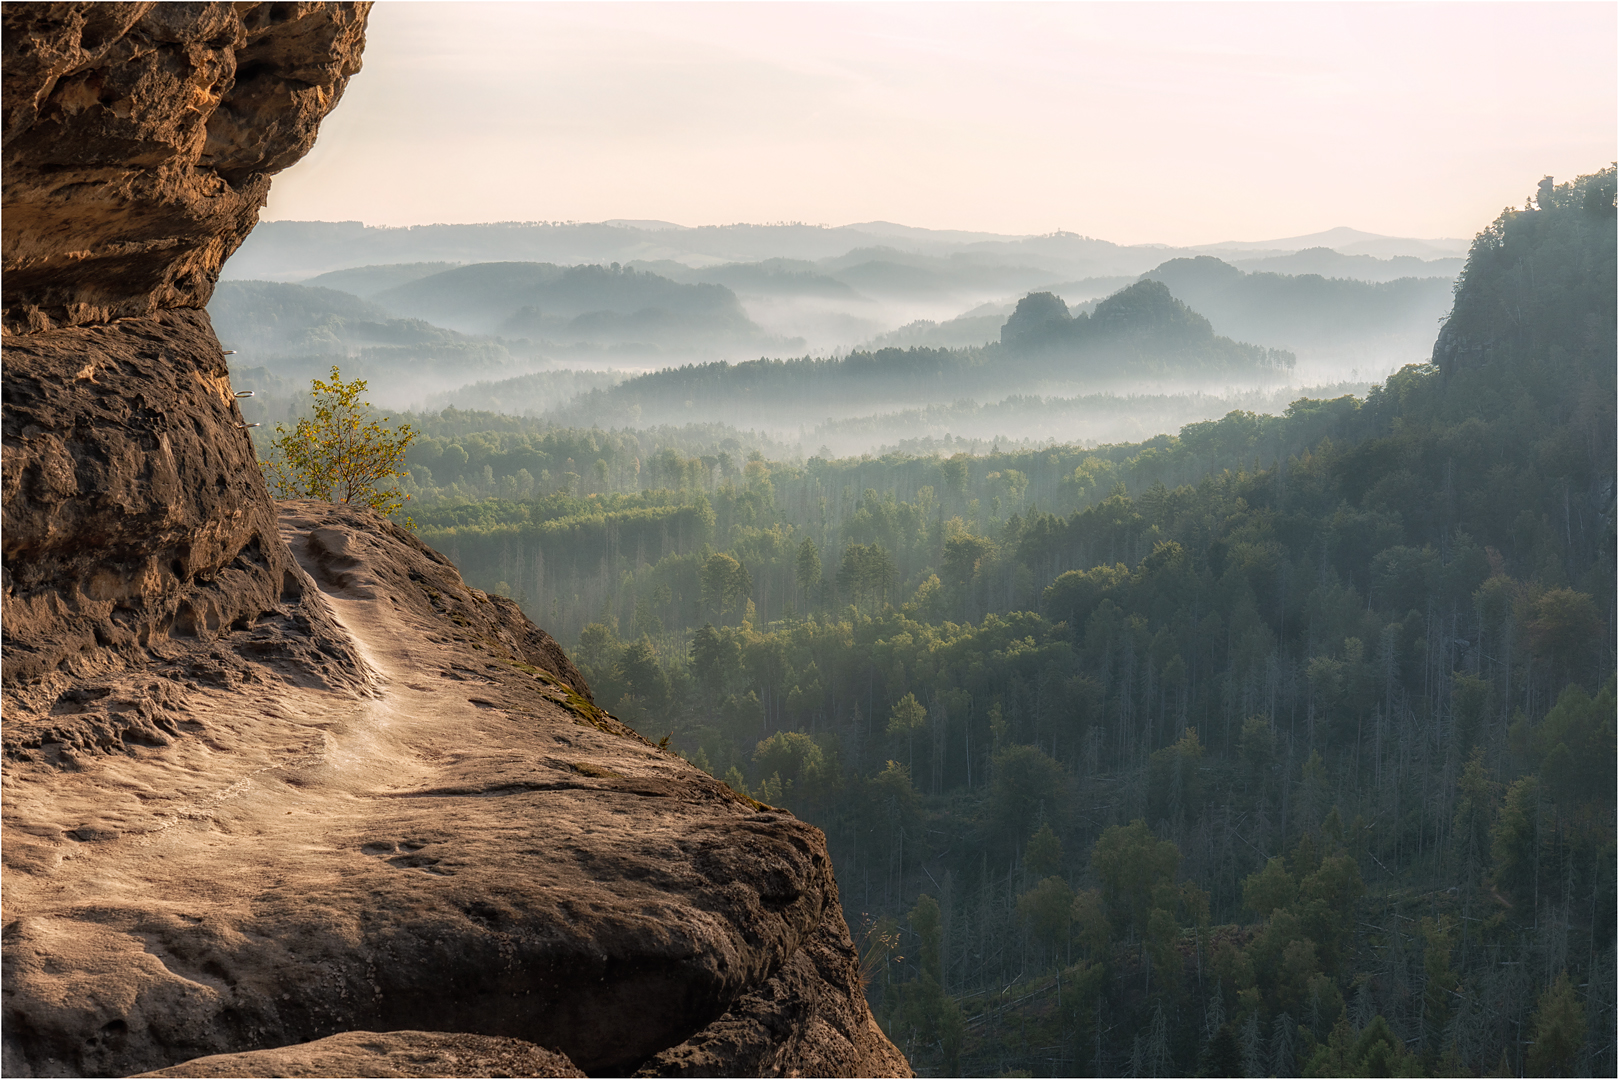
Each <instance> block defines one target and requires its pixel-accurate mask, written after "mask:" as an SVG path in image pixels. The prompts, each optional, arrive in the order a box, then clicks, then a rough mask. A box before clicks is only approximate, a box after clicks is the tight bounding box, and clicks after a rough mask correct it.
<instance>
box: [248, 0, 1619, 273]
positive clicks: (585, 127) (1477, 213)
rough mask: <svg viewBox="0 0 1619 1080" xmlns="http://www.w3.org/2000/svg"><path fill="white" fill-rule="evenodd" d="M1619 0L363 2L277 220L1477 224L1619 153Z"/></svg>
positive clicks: (1260, 230) (966, 226)
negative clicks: (1455, 0) (363, 24)
mask: <svg viewBox="0 0 1619 1080" xmlns="http://www.w3.org/2000/svg"><path fill="white" fill-rule="evenodd" d="M1616 33H1619V19H1616V8H1615V6H1614V5H1612V4H1582V3H1572V4H1402V5H1392V4H1297V5H1264V4H1175V3H1164V4H988V5H985V4H970V3H964V4H859V3H850V4H794V3H783V4H769V3H759V4H684V3H661V4H660V3H653V4H645V3H584V4H580V3H556V4H535V3H465V4H449V3H380V4H378V5H377V6H376V7H375V8H374V9H373V12H372V16H371V24H370V31H369V34H368V37H369V42H368V45H367V48H366V53H365V70H364V71H362V72H361V73H360V74H359V75H357V76H356V77H355V78H354V80H353V81H352V82H351V84H350V85H349V88H348V90H347V92H346V94H345V97H344V100H343V102H342V103H341V104H340V105H339V106H338V108H337V110H336V111H335V112H334V113H333V114H332V116H331V117H329V118H328V119H327V121H326V122H325V125H324V126H323V129H322V132H321V138H320V140H319V141H318V142H317V144H316V146H315V149H314V151H313V152H312V153H311V154H310V155H309V156H308V157H307V158H306V159H305V160H304V161H303V162H301V163H300V164H298V165H296V166H294V167H293V168H291V169H289V170H288V171H287V172H286V173H284V174H282V175H281V176H280V177H278V178H277V179H276V181H275V184H274V187H273V188H272V192H271V196H270V201H269V205H268V207H267V208H266V210H265V213H264V215H263V217H264V220H359V221H364V222H365V223H367V224H370V225H417V224H432V223H452V224H453V223H471V222H489V221H563V220H572V221H581V222H585V221H606V220H614V219H617V220H643V221H648V220H650V221H666V222H671V223H679V224H682V225H688V226H693V225H707V224H731V223H738V222H755V223H768V222H786V221H799V222H805V223H816V224H828V225H844V224H855V223H864V222H874V221H887V222H894V223H898V224H903V225H910V226H916V227H921V228H931V229H952V230H963V231H973V232H993V233H1002V234H1009V235H1043V234H1049V233H1053V232H1057V231H1067V232H1074V233H1081V234H1084V235H1088V236H1094V237H1099V238H1102V239H1106V240H1112V241H1114V242H1117V243H1128V244H1138V243H1157V244H1170V245H1178V246H1190V245H1198V244H1210V243H1218V242H1224V241H1232V240H1258V239H1270V238H1280V237H1290V236H1300V235H1309V234H1313V233H1318V232H1323V231H1326V230H1328V229H1331V228H1334V227H1341V226H1348V227H1352V228H1355V229H1359V230H1362V231H1365V232H1369V233H1375V234H1380V235H1389V236H1405V237H1418V238H1441V237H1451V238H1460V237H1468V236H1471V235H1473V234H1474V233H1476V232H1477V231H1478V230H1479V229H1480V228H1482V227H1483V225H1484V224H1485V223H1487V222H1488V221H1490V220H1491V219H1493V218H1494V217H1495V215H1496V214H1497V213H1499V212H1500V210H1501V208H1502V207H1503V206H1506V205H1518V204H1521V203H1522V201H1523V199H1524V197H1525V196H1526V195H1528V194H1529V193H1531V192H1532V191H1533V189H1534V186H1535V183H1536V182H1537V181H1538V180H1539V179H1540V177H1541V176H1542V175H1544V174H1547V173H1550V174H1552V175H1554V176H1556V177H1557V178H1558V180H1559V182H1561V181H1562V180H1566V179H1570V178H1572V177H1573V176H1574V175H1576V174H1578V173H1587V172H1591V171H1594V170H1596V169H1599V168H1601V167H1603V166H1605V165H1606V164H1608V163H1609V162H1610V161H1612V160H1613V159H1614V158H1615V157H1619V149H1616V147H1619V139H1616V137H1615V130H1616V127H1619V103H1616V99H1619V94H1616V92H1615V86H1616V81H1619V64H1616V57H1615V48H1614V42H1615V36H1616Z"/></svg>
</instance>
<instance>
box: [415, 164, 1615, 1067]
mask: <svg viewBox="0 0 1619 1080" xmlns="http://www.w3.org/2000/svg"><path fill="white" fill-rule="evenodd" d="M1614 176H1615V174H1614V170H1612V169H1609V170H1605V171H1603V172H1602V173H1599V174H1596V175H1594V176H1589V177H1582V178H1580V179H1579V180H1577V181H1575V182H1572V183H1568V184H1563V185H1560V186H1558V185H1552V184H1550V183H1547V184H1545V185H1543V186H1542V188H1541V190H1540V191H1539V192H1538V193H1537V196H1536V198H1535V199H1534V201H1533V202H1532V203H1531V204H1529V205H1526V207H1525V208H1524V209H1522V210H1508V211H1506V212H1503V214H1502V215H1501V217H1500V218H1499V219H1498V220H1497V221H1496V222H1495V223H1493V224H1492V225H1491V226H1490V227H1489V228H1488V229H1486V230H1485V231H1484V232H1483V233H1481V234H1480V235H1479V237H1478V238H1477V239H1476V240H1475V242H1474V244H1473V247H1472V250H1471V252H1470V254H1469V256H1468V260H1467V263H1466V267H1465V270H1464V272H1463V274H1462V277H1461V279H1460V282H1459V284H1458V286H1457V291H1456V295H1455V303H1454V309H1453V311H1452V314H1451V315H1450V317H1449V320H1448V322H1447V323H1446V324H1445V326H1444V329H1443V332H1442V333H1441V334H1440V335H1439V340H1438V344H1437V345H1436V346H1435V348H1434V360H1433V362H1432V363H1425V364H1415V365H1411V366H1408V367H1405V368H1404V369H1402V370H1400V371H1399V372H1397V373H1396V374H1394V375H1393V376H1391V377H1389V378H1388V379H1387V380H1386V381H1385V382H1384V383H1382V384H1380V385H1378V386H1376V387H1374V388H1373V389H1372V390H1371V391H1370V392H1368V393H1367V394H1365V395H1364V397H1358V398H1357V397H1348V396H1345V397H1338V398H1335V399H1332V400H1300V401H1297V402H1295V403H1294V404H1293V405H1292V406H1291V407H1290V408H1288V409H1287V410H1286V411H1285V413H1284V414H1282V415H1275V416H1267V415H1256V414H1254V413H1248V412H1235V413H1232V414H1231V415H1229V416H1227V417H1225V418H1224V419H1222V420H1218V421H1209V422H1204V423H1196V424H1191V425H1188V426H1184V427H1182V428H1181V429H1180V430H1179V432H1178V434H1174V435H1160V436H1157V437H1154V438H1151V439H1148V440H1146V441H1143V442H1138V443H1132V444H1119V445H1113V446H1104V447H1099V448H1096V447H1093V448H1089V449H1087V448H1083V447H1078V446H1072V445H1052V446H1048V447H1044V448H1038V449H1020V450H1017V451H1015V452H1005V453H994V452H992V453H988V454H978V455H969V454H967V453H961V454H954V455H951V454H929V455H925V456H919V455H906V454H893V455H889V456H885V457H881V458H875V457H867V458H861V459H831V458H824V457H817V458H812V459H810V460H809V461H807V462H805V463H803V464H794V463H789V462H785V461H782V460H780V459H778V458H776V457H775V456H774V453H773V450H772V447H771V446H770V445H769V444H768V443H766V442H764V441H762V440H760V441H757V442H754V443H753V444H752V445H751V447H750V446H749V445H748V444H745V443H744V442H743V441H741V440H739V439H736V438H734V437H729V436H724V435H723V434H722V433H718V432H714V433H712V438H710V439H708V440H704V439H701V438H696V437H694V436H695V434H696V433H697V432H698V431H700V429H678V430H677V429H670V431H669V432H668V433H667V434H668V441H667V442H666V443H665V444H661V445H659V447H658V448H657V449H656V450H655V451H652V452H650V453H648V452H646V451H644V450H643V445H642V443H641V442H640V441H639V440H637V439H635V438H633V437H631V436H630V435H629V434H628V433H624V432H602V431H596V432H589V431H582V430H574V431H561V430H557V429H546V430H545V431H543V432H542V431H540V430H539V429H538V428H533V429H529V430H525V429H524V428H523V426H522V425H523V422H521V421H517V420H515V419H502V418H495V417H490V416H487V415H484V416H480V415H478V414H471V413H456V414H450V413H447V414H445V416H444V417H442V418H441V421H440V422H441V423H442V424H443V425H445V426H444V427H442V428H440V429H436V430H431V431H430V432H429V435H430V437H429V438H428V439H425V440H424V441H423V442H422V443H421V444H420V445H419V446H418V447H417V448H415V449H414V450H413V451H412V457H411V461H412V468H413V474H414V476H413V479H412V481H411V482H410V483H413V484H418V485H427V484H431V483H434V482H435V477H437V476H440V475H445V476H447V475H451V474H452V473H453V474H454V475H456V476H465V475H466V469H467V468H468V466H469V464H470V462H471V460H472V459H471V455H469V454H468V451H467V447H468V446H469V445H472V443H473V441H474V440H477V441H478V444H479V445H477V446H475V447H474V450H476V451H477V453H478V454H479V455H480V457H481V459H482V460H483V461H484V462H485V465H484V466H483V467H482V468H483V469H486V470H487V471H486V472H485V473H484V475H485V476H486V477H487V479H488V483H489V484H490V485H491V486H494V487H498V486H499V485H500V484H502V483H503V480H502V478H507V477H510V478H512V480H511V483H509V484H508V485H507V489H502V490H482V491H478V492H475V493H471V494H476V495H478V496H487V497H482V498H478V499H476V500H475V501H467V502H464V503H460V504H456V503H454V502H453V501H450V500H446V499H443V498H440V499H437V500H435V501H434V502H432V503H430V504H424V505H423V506H421V507H420V508H419V509H416V510H414V511H413V513H414V516H415V519H416V522H417V525H418V527H419V531H420V535H421V537H422V539H423V540H425V541H426V542H427V543H429V544H431V545H432V546H434V547H436V548H438V549H439V550H442V551H444V552H446V553H447V554H449V555H450V557H451V558H452V559H454V560H455V561H456V562H457V563H458V565H460V566H462V567H463V569H465V570H466V572H467V574H468V576H469V578H470V579H471V580H473V581H475V582H478V583H480V584H482V585H484V586H485V587H488V588H492V589H496V590H499V591H504V592H507V593H509V594H510V595H512V596H513V597H515V598H517V599H518V600H519V601H520V602H521V603H522V604H523V606H524V607H525V609H526V610H527V611H528V612H529V613H530V614H531V615H532V616H533V617H534V618H535V619H536V620H537V621H538V622H539V623H540V624H542V625H545V626H548V627H550V628H551V629H552V630H553V631H555V632H557V633H558V634H559V636H562V637H564V638H565V639H567V640H568V641H569V642H570V643H571V644H572V645H574V649H573V652H572V655H573V656H574V657H575V659H576V660H577V661H578V663H579V664H580V666H581V668H582V669H583V670H584V671H585V673H586V675H587V677H588V678H589V680H590V682H591V685H592V687H593V688H595V691H596V696H597V700H598V701H599V702H601V703H602V704H603V705H604V706H605V707H607V708H608V709H610V710H611V711H613V712H614V713H615V714H617V715H619V716H621V717H623V718H624V719H626V720H627V721H629V722H630V723H632V724H634V725H636V726H637V727H638V728H639V729H640V730H641V731H642V732H643V733H644V734H646V735H647V736H648V737H649V738H651V739H653V740H655V741H656V740H658V739H662V738H664V737H665V736H668V738H669V745H670V746H671V747H673V748H676V749H678V750H679V751H680V752H681V753H683V754H685V755H687V756H688V757H689V758H690V759H691V760H693V761H694V762H696V763H697V764H699V765H700V766H702V767H703V768H706V769H708V770H710V771H711V772H713V773H714V775H716V776H719V777H721V778H723V779H725V780H727V782H728V783H730V784H731V785H732V786H733V787H736V788H738V789H739V790H745V791H746V792H748V793H749V794H750V795H751V796H752V797H753V798H755V799H758V800H760V801H761V802H765V803H770V804H774V805H781V806H785V807H787V808H788V809H791V810H792V811H794V812H795V813H797V814H799V815H800V816H802V817H804V818H806V819H807V820H809V821H812V822H814V823H815V824H817V825H819V826H820V827H821V828H823V829H824V830H825V831H826V832H827V835H828V837H829V838H830V841H831V844H832V850H833V855H834V859H835V861H836V865H837V868H838V878H839V883H840V888H841V890H842V896H843V901H844V904H845V908H846V911H847V914H848V916H849V921H850V925H851V927H853V928H854V929H855V931H856V934H857V937H859V938H860V940H861V942H862V947H863V950H864V952H865V955H866V967H867V974H868V976H869V979H870V984H869V992H870V995H871V998H872V1001H873V1003H874V1008H875V1010H876V1012H877V1014H878V1016H879V1019H880V1020H881V1022H882V1023H883V1025H884V1027H885V1029H886V1030H888V1031H889V1032H890V1033H891V1035H892V1036H893V1037H894V1039H895V1041H896V1042H897V1043H898V1044H899V1045H900V1046H901V1047H902V1049H904V1050H905V1051H906V1053H907V1054H908V1055H909V1056H910V1058H911V1060H912V1062H913V1063H915V1065H916V1066H917V1068H918V1069H919V1071H921V1072H924V1073H931V1074H953V1075H1092V1074H1094V1075H1121V1074H1125V1073H1129V1074H1132V1075H1175V1074H1192V1073H1199V1074H1202V1075H1217V1076H1226V1075H1278V1076H1294V1075H1306V1076H1337V1075H1366V1076H1387V1075H1483V1074H1496V1075H1552V1074H1564V1073H1566V1074H1583V1075H1612V1074H1613V1072H1614V1070H1615V1064H1616V1063H1615V1049H1614V1028H1615V941H1614V926H1615V919H1616V915H1619V911H1616V895H1615V814H1614V808H1615V795H1616V793H1615V786H1614V785H1615V779H1614V778H1615V764H1616V760H1615V744H1614V717H1615V701H1614V694H1615V689H1614V672H1615V655H1616V654H1615V626H1614V622H1613V617H1612V615H1613V611H1614V600H1615V516H1614V515H1615V499H1614V494H1615V476H1614V461H1615V455H1616V445H1615V392H1616V388H1615V370H1614V369H1615V365H1614V357H1615V349H1616V337H1615V295H1616V282H1615V203H1614ZM1156 288H1160V289H1161V288H1162V286H1156ZM1134 299H1139V300H1140V301H1142V302H1143V303H1144V304H1146V305H1148V306H1150V307H1151V309H1152V310H1153V311H1156V312H1157V313H1158V316H1156V317H1155V318H1156V321H1155V322H1154V323H1153V325H1154V326H1156V327H1158V328H1159V331H1160V332H1162V333H1166V334H1172V333H1175V332H1177V331H1178V332H1181V333H1193V332H1195V333H1198V334H1208V333H1209V332H1208V328H1207V323H1206V322H1203V323H1202V324H1201V325H1199V324H1198V323H1197V322H1196V320H1197V319H1198V318H1199V317H1198V316H1196V315H1195V314H1194V313H1193V312H1191V311H1188V310H1187V309H1185V308H1184V307H1180V308H1176V307H1174V306H1173V304H1164V303H1163V298H1162V297H1160V296H1158V295H1157V294H1156V292H1155V291H1154V290H1153V287H1148V288H1146V289H1142V290H1141V292H1140V295H1139V296H1138V297H1135V298H1134ZM1059 303H1060V302H1059ZM1048 306H1049V307H1051V308H1052V311H1048V312H1046V314H1047V315H1053V313H1054V312H1055V305H1048ZM1098 312H1100V308H1099V309H1098ZM1029 314H1030V315H1031V316H1032V315H1035V314H1039V312H1030V313H1029ZM1062 314H1066V312H1063V313H1062ZM1095 320H1096V315H1094V314H1093V315H1091V316H1090V321H1092V322H1094V321H1095ZM1030 321H1031V320H1024V324H1025V325H1026V324H1028V323H1029V322H1030ZM1077 321H1078V320H1074V319H1072V318H1070V319H1069V322H1077ZM1049 324H1055V325H1056V326H1057V327H1058V329H1057V331H1055V333H1061V332H1065V331H1062V330H1061V326H1062V322H1061V319H1057V318H1055V316H1054V315H1053V317H1052V318H1048V319H1045V320H1042V321H1035V323H1034V325H1036V326H1046V325H1049ZM1020 332H1021V331H1020ZM1042 332H1044V331H1042ZM1087 332H1089V331H1080V332H1079V333H1087ZM1016 336H1017V335H1014V337H1016ZM1209 336H1210V337H1212V334H1210V335H1209ZM1203 340H1205V341H1206V340H1208V338H1204V339H1203ZM996 349H997V350H1000V349H1005V350H1006V351H1005V352H1004V353H1000V354H998V355H1011V354H1012V353H1013V352H1014V349H1013V348H1012V347H1010V346H999V345H998V346H996ZM1036 351H1037V352H1038V350H1036ZM986 355H988V353H987V350H979V351H976V352H973V351H957V352H949V351H945V350H923V349H915V350H907V351H903V352H901V351H899V350H884V351H882V352H877V353H872V354H868V355H866V356H859V355H857V356H856V357H851V358H850V359H849V360H848V361H845V362H844V363H845V364H847V365H849V366H848V367H845V368H841V369H838V370H837V371H836V372H834V371H833V370H832V369H831V367H830V366H817V365H818V364H822V363H823V362H818V361H812V360H805V361H794V362H790V363H788V364H782V363H779V362H777V363H774V364H761V365H760V366H758V367H757V368H751V367H749V366H748V365H740V366H726V367H725V368H724V369H723V370H721V369H718V368H716V369H714V370H713V371H710V370H708V369H703V368H687V369H681V370H679V371H672V372H667V373H663V374H661V375H659V376H654V377H649V378H647V379H645V380H634V381H631V382H628V383H625V384H622V385H620V386H618V387H615V388H612V389H606V390H600V391H597V392H596V396H595V397H594V398H590V399H586V401H587V402H588V401H591V400H596V401H603V400H609V399H610V400H612V401H614V403H615V406H620V405H621V406H624V407H628V406H631V405H638V406H644V407H647V408H649V409H650V407H651V406H652V405H653V404H654V403H655V402H656V401H658V400H659V399H664V400H680V401H685V400H689V399H699V400H702V399H707V400H710V401H713V400H718V399H721V398H724V399H725V400H726V401H727V402H729V404H730V406H731V413H732V415H737V414H738V412H740V413H741V414H742V415H748V413H747V408H746V403H747V401H748V396H747V395H748V394H749V393H753V392H755V391H756V390H758V389H759V388H763V387H766V386H769V387H773V388H774V387H789V388H791V389H792V392H795V393H808V392H810V391H811V390H812V389H813V388H814V387H815V386H816V385H817V381H818V380H821V379H829V378H832V377H834V375H835V376H836V377H839V378H854V377H856V376H858V377H860V378H869V379H872V380H874V381H881V380H882V379H887V378H893V379H895V380H901V379H903V378H908V379H913V380H914V379H917V378H928V377H930V376H931V375H932V373H933V372H934V371H935V370H939V369H940V368H942V367H943V366H945V365H968V366H970V365H972V364H974V363H979V364H981V363H983V360H984V357H985V356H986ZM861 365H867V367H865V368H862V367H861ZM896 384H897V383H896ZM738 406H741V408H740V409H739V408H738ZM581 415H583V416H585V417H586V418H588V416H589V412H588V410H581ZM530 423H533V422H530ZM682 431H684V432H686V433H687V434H684V435H682V434H680V432H682ZM726 438H730V442H728V443H727V442H726V441H725V439H726ZM682 440H684V441H682ZM435 454H436V455H437V457H435V456H434V455H435ZM525 474H526V475H527V477H528V479H529V481H531V482H532V483H531V485H530V486H529V487H528V488H527V489H526V490H524V489H523V481H522V477H523V476H524V475H525ZM424 490H425V487H424Z"/></svg>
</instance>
